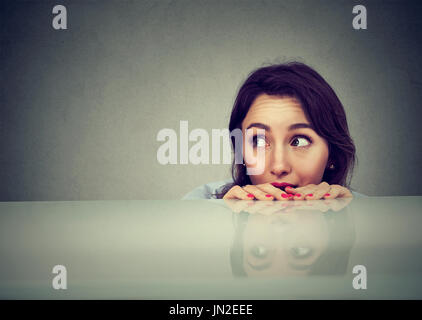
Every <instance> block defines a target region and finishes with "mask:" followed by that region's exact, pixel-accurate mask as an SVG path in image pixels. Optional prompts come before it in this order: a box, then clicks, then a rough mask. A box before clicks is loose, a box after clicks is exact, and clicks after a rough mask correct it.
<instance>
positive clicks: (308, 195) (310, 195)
mask: <svg viewBox="0 0 422 320" xmlns="http://www.w3.org/2000/svg"><path fill="white" fill-rule="evenodd" d="M306 196H307V197H313V196H314V195H313V194H312V193H308V194H307V195H306Z"/></svg>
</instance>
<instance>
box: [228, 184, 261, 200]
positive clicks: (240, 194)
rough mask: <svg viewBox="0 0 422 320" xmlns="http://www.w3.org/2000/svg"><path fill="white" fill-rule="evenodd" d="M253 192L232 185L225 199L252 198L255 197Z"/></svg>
mask: <svg viewBox="0 0 422 320" xmlns="http://www.w3.org/2000/svg"><path fill="white" fill-rule="evenodd" d="M254 198H255V197H254V195H253V194H249V193H248V192H246V191H245V190H243V189H242V187H240V186H234V187H232V188H231V189H230V190H229V191H227V193H226V194H225V195H224V197H223V199H240V200H252V199H254Z"/></svg>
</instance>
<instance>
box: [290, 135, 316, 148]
mask: <svg viewBox="0 0 422 320" xmlns="http://www.w3.org/2000/svg"><path fill="white" fill-rule="evenodd" d="M310 144H311V142H310V139H309V138H306V137H295V138H294V139H293V140H292V146H294V147H306V146H308V145H310Z"/></svg>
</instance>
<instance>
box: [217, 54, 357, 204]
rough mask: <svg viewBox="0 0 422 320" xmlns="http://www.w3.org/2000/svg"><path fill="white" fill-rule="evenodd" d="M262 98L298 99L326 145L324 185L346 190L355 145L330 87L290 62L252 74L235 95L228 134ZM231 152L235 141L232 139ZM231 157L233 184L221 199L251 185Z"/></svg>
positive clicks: (240, 124) (222, 193)
mask: <svg viewBox="0 0 422 320" xmlns="http://www.w3.org/2000/svg"><path fill="white" fill-rule="evenodd" d="M261 94H267V95H270V96H288V97H292V98H295V99H297V100H298V101H299V102H300V104H301V106H302V109H303V112H304V113H305V116H306V118H307V119H308V121H309V122H310V124H311V125H312V127H313V129H314V130H315V132H316V133H317V134H318V135H319V136H321V137H322V138H324V139H325V140H326V141H327V143H328V149H329V159H328V163H329V164H330V165H331V164H333V165H334V169H333V170H329V169H326V170H325V172H324V175H323V178H322V179H323V181H325V182H327V183H329V184H339V185H343V186H346V187H348V186H349V183H350V178H351V174H352V171H353V167H354V163H355V145H354V143H353V140H352V138H351V137H350V134H349V129H348V126H347V120H346V114H345V112H344V108H343V105H342V104H341V102H340V100H339V98H338V97H337V95H336V94H335V92H334V90H333V89H332V88H331V87H330V85H329V84H328V83H327V82H326V81H325V80H324V79H323V78H322V77H321V76H320V75H319V74H318V73H317V72H316V71H315V70H314V69H312V68H310V67H309V66H307V65H305V64H303V63H300V62H289V63H283V64H276V65H270V66H266V67H262V68H259V69H257V70H255V71H253V72H252V73H251V74H250V75H249V76H248V78H247V79H246V81H245V82H244V83H243V85H242V86H241V87H240V89H239V93H238V94H237V97H236V100H235V103H234V106H233V109H232V113H231V117H230V123H229V130H230V132H232V131H233V130H234V129H237V128H238V129H242V121H243V119H245V117H246V114H247V113H248V111H249V108H250V107H251V105H252V103H253V101H254V100H255V99H256V98H257V97H258V96H259V95H261ZM232 148H233V150H235V140H234V138H233V137H232ZM234 160H235V157H233V164H232V178H233V181H234V182H233V183H230V184H227V185H225V186H223V187H222V188H221V190H220V191H219V192H218V193H217V194H215V196H216V197H217V198H222V197H223V196H224V194H226V192H227V191H229V190H230V188H231V187H233V186H235V185H239V186H244V185H247V184H252V183H251V180H250V178H249V176H248V175H247V174H246V167H245V166H244V165H242V164H235V161H234Z"/></svg>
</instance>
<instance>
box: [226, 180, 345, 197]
mask: <svg viewBox="0 0 422 320" xmlns="http://www.w3.org/2000/svg"><path fill="white" fill-rule="evenodd" d="M350 197H353V196H352V193H351V192H350V190H349V189H347V188H345V187H342V186H340V185H337V184H333V185H329V184H328V183H326V182H321V183H320V184H318V185H315V184H308V185H306V186H304V187H299V188H291V187H286V189H285V191H283V190H280V189H279V188H276V187H274V186H273V185H272V184H270V183H264V184H257V185H246V186H243V187H241V186H234V187H232V188H231V189H230V190H229V191H227V193H226V194H225V195H224V197H223V199H240V200H254V199H256V200H267V201H268V200H269V201H272V200H282V201H285V200H317V199H335V198H350Z"/></svg>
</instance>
